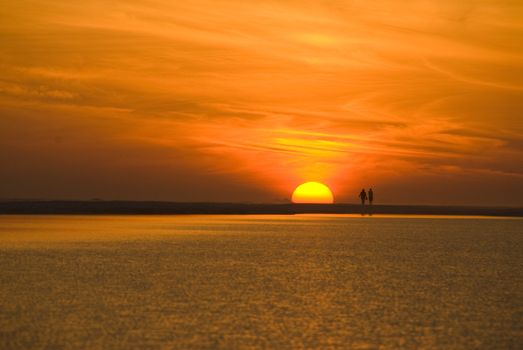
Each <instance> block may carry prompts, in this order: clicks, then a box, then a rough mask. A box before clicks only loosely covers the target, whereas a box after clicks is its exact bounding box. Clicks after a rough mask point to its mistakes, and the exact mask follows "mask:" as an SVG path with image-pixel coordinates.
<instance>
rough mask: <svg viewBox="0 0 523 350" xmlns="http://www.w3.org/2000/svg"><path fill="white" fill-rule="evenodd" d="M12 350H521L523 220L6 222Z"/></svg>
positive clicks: (0, 277)
mask: <svg viewBox="0 0 523 350" xmlns="http://www.w3.org/2000/svg"><path fill="white" fill-rule="evenodd" d="M0 348H1V349H14V348H50V349H51V348H52V349H58V348H121V349H129V348H151V349H156V348H166V349H170V348H179V349H193V348H194V349H216V348H222V349H249V348H273V349H290V348H296V349H300V348H309V349H310V348H320V349H336V348H352V349H378V348H379V349H397V348H406V349H409V348H412V349H415V348H416V349H421V348H425V349H475V348H478V349H490V348H492V349H496V348H497V349H522V348H523V220H519V219H485V218H434V217H433V218H430V217H426V218H419V217H418V218H415V217H394V218H392V217H372V218H368V217H366V218H361V217H349V216H345V217H343V216H148V217H140V216H128V217H125V216H95V217H86V216H85V217H80V216H78V217H60V216H48V217H10V216H3V217H2V216H0Z"/></svg>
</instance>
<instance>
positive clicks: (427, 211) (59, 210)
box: [0, 200, 523, 217]
mask: <svg viewBox="0 0 523 350" xmlns="http://www.w3.org/2000/svg"><path fill="white" fill-rule="evenodd" d="M369 213H371V214H377V215H379V214H384V215H395V214H397V215H448V216H454V215H455V216H498V217H523V208H519V207H474V206H437V205H381V204H377V205H373V206H372V208H371V207H370V206H366V207H365V214H369ZM52 214H59V215H100V214H113V215H176V214H177V215H183V214H187V215H205V214H220V215H249V214H251V215H252V214H254V215H255V214H271V215H293V214H361V205H359V204H348V203H335V204H292V203H285V204H253V203H197V202H194V203H193V202H155V201H64V200H61V201H54V200H51V201H44V200H41V201H21V200H19V201H0V215H52Z"/></svg>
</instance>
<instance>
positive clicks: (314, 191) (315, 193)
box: [292, 182, 334, 204]
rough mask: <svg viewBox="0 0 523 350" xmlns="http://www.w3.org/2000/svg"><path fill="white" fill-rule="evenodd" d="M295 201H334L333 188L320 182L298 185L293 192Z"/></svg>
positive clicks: (327, 202) (328, 202) (293, 200)
mask: <svg viewBox="0 0 523 350" xmlns="http://www.w3.org/2000/svg"><path fill="white" fill-rule="evenodd" d="M292 202H293V203H326V204H330V203H333V202H334V198H333V196H332V192H331V190H330V189H329V188H328V187H327V186H325V185H324V184H322V183H319V182H306V183H304V184H301V185H299V186H298V187H296V189H295V190H294V192H293V193H292Z"/></svg>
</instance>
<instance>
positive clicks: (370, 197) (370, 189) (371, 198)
mask: <svg viewBox="0 0 523 350" xmlns="http://www.w3.org/2000/svg"><path fill="white" fill-rule="evenodd" d="M373 200H374V192H373V191H372V188H369V215H372V201H373Z"/></svg>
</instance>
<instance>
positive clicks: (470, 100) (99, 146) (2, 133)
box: [0, 0, 523, 205]
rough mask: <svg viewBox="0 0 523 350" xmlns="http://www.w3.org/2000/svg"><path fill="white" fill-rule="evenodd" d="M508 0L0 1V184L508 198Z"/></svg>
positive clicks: (97, 190)
mask: <svg viewBox="0 0 523 350" xmlns="http://www.w3.org/2000/svg"><path fill="white" fill-rule="evenodd" d="M521 38H523V3H522V2H521V1H454V0H452V1H451V0H442V1H402V2H400V1H395V0H394V1H393V0H390V1H257V0H253V1H239V0H229V1H217V0H212V1H211V0H199V1H193V0H190V1H189V0H188V1H168V0H127V1H110V2H109V1H101V0H100V1H96V0H95V1H87V2H85V1H84V2H77V1H66V0H54V1H49V0H32V1H24V0H16V1H14V0H7V3H6V4H5V5H4V6H1V7H0V164H1V167H0V198H63V199H89V198H106V199H153V200H175V201H176V200H180V201H203V200H209V201H252V202H279V201H283V200H289V199H290V196H291V193H292V190H293V189H294V187H295V186H297V185H298V184H300V183H302V182H305V181H320V182H323V183H325V184H327V185H328V186H329V187H330V188H331V189H332V190H333V192H334V196H335V200H336V201H338V202H345V201H348V202H356V201H357V195H358V193H359V191H360V190H361V188H362V187H366V188H368V187H369V186H372V187H373V188H374V189H375V196H376V202H377V203H380V202H381V203H412V204H416V203H420V204H422V203H433V204H477V205H486V204H493V205H523V44H522V43H523V40H521Z"/></svg>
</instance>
